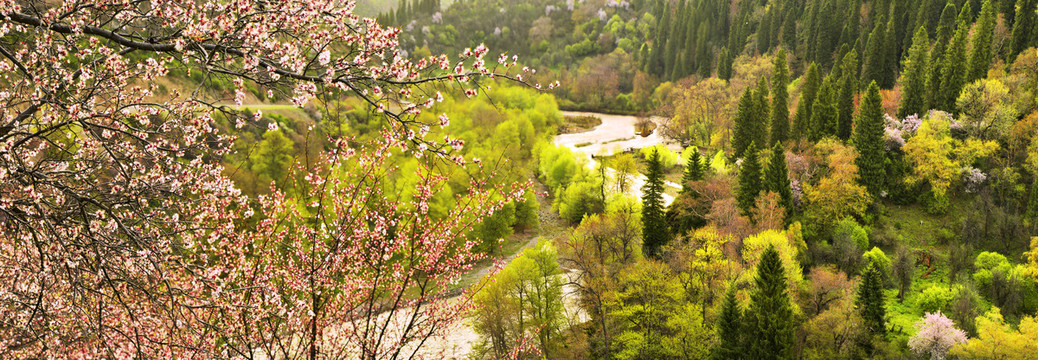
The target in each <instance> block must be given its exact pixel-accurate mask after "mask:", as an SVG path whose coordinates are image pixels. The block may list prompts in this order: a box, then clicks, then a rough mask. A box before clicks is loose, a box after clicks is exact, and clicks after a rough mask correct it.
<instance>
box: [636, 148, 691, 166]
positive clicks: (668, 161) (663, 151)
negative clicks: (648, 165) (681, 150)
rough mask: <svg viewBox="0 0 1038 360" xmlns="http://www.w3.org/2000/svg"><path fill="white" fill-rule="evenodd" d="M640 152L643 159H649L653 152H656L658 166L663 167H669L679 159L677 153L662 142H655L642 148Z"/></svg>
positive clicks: (676, 163)
mask: <svg viewBox="0 0 1038 360" xmlns="http://www.w3.org/2000/svg"><path fill="white" fill-rule="evenodd" d="M641 153H642V156H643V157H644V158H645V161H650V159H652V156H653V154H657V155H658V156H659V161H660V166H662V167H663V168H664V169H669V168H672V167H675V166H677V165H678V161H679V160H681V159H680V155H678V154H677V153H675V152H674V151H671V150H670V149H669V148H667V146H666V145H664V144H656V145H653V146H649V147H645V148H642V149H641Z"/></svg>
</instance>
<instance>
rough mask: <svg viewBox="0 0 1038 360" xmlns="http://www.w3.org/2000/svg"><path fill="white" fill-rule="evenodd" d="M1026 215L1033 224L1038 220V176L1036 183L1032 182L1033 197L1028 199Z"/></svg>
mask: <svg viewBox="0 0 1038 360" xmlns="http://www.w3.org/2000/svg"><path fill="white" fill-rule="evenodd" d="M1025 216H1026V217H1027V218H1028V219H1030V220H1031V223H1032V224H1034V223H1035V222H1038V177H1035V179H1034V184H1031V198H1030V199H1028V201H1027V213H1026V214H1025Z"/></svg>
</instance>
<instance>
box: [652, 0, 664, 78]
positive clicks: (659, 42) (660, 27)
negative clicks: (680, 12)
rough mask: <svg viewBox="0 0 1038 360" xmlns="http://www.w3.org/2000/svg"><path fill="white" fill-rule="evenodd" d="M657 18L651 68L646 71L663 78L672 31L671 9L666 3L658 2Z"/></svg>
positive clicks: (661, 0) (656, 8)
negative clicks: (668, 34) (668, 32)
mask: <svg viewBox="0 0 1038 360" xmlns="http://www.w3.org/2000/svg"><path fill="white" fill-rule="evenodd" d="M654 11H655V12H656V14H657V16H656V19H657V22H656V36H655V39H654V41H653V42H652V52H651V54H652V55H650V59H651V60H650V61H649V68H648V69H646V70H648V72H649V73H650V74H655V75H656V76H659V77H661V78H662V77H663V74H664V71H665V70H666V67H667V64H666V52H667V39H669V38H670V37H669V36H667V31H669V30H670V7H669V6H668V5H667V2H666V1H663V0H660V1H657V2H656V7H655V9H654Z"/></svg>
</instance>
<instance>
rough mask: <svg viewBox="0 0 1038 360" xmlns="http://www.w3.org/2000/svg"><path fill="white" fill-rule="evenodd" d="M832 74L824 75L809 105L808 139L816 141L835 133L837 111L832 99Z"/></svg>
mask: <svg viewBox="0 0 1038 360" xmlns="http://www.w3.org/2000/svg"><path fill="white" fill-rule="evenodd" d="M831 75H832V74H830V76H826V77H825V80H823V81H822V86H821V87H820V88H819V89H818V96H816V97H815V103H814V105H812V106H811V132H810V136H809V137H808V139H810V140H811V141H818V140H821V139H822V138H824V137H826V136H834V135H836V121H837V117H839V112H838V110H837V109H836V102H835V101H834V99H833V85H832V83H833V80H832V76H831Z"/></svg>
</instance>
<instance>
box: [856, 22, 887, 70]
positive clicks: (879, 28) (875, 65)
mask: <svg viewBox="0 0 1038 360" xmlns="http://www.w3.org/2000/svg"><path fill="white" fill-rule="evenodd" d="M886 28H887V26H886V24H885V23H883V22H879V23H877V24H876V27H875V28H873V29H872V32H871V33H869V41H868V45H866V46H865V69H864V70H862V80H865V82H871V81H875V82H876V83H877V84H879V83H880V82H881V81H882V79H883V75H884V74H883V72H884V71H885V70H886V69H885V67H886V66H885V65H886V61H887V57H888V53H887V47H886V39H887V33H886Z"/></svg>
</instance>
